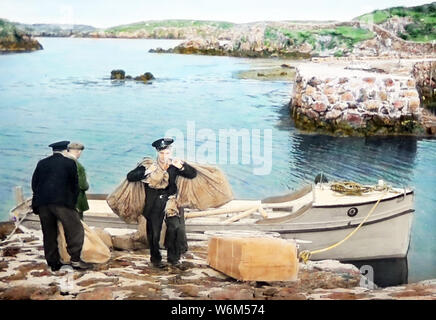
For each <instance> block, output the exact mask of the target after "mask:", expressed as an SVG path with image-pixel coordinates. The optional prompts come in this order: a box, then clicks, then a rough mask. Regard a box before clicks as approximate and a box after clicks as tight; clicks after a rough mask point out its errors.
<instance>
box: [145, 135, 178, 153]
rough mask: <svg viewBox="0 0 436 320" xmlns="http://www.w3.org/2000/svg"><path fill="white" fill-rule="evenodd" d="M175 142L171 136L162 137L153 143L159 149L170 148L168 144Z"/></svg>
mask: <svg viewBox="0 0 436 320" xmlns="http://www.w3.org/2000/svg"><path fill="white" fill-rule="evenodd" d="M173 142H174V139H171V138H162V139H158V140H156V141H155V142H153V143H152V144H151V145H152V146H153V147H155V148H156V150H157V151H160V150H163V149H166V148H168V146H169V145H170V144H171V143H173Z"/></svg>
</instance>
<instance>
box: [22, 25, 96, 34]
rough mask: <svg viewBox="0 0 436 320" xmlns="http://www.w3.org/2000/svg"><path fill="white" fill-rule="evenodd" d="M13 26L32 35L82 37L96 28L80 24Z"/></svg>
mask: <svg viewBox="0 0 436 320" xmlns="http://www.w3.org/2000/svg"><path fill="white" fill-rule="evenodd" d="M15 26H16V27H17V28H18V29H20V30H22V31H24V32H25V33H28V34H30V35H32V36H34V37H71V36H76V37H82V36H87V35H88V34H89V33H90V32H93V31H95V30H97V28H95V27H92V26H87V25H80V24H73V25H68V24H38V23H37V24H24V23H15Z"/></svg>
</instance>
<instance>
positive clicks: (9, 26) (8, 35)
mask: <svg viewBox="0 0 436 320" xmlns="http://www.w3.org/2000/svg"><path fill="white" fill-rule="evenodd" d="M40 49H42V46H41V44H40V43H39V42H38V41H37V40H35V39H33V38H32V37H31V36H30V35H29V34H26V33H25V32H23V31H21V30H19V29H18V28H17V27H16V26H15V24H13V23H11V22H9V21H7V20H4V19H0V52H1V53H6V52H27V51H34V50H40Z"/></svg>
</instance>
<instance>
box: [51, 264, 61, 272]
mask: <svg viewBox="0 0 436 320" xmlns="http://www.w3.org/2000/svg"><path fill="white" fill-rule="evenodd" d="M62 266H63V264H57V265H54V266H50V268H51V271H52V272H56V271H59V270H60V268H61V267H62Z"/></svg>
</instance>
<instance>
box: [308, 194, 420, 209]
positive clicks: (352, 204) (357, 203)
mask: <svg viewBox="0 0 436 320" xmlns="http://www.w3.org/2000/svg"><path fill="white" fill-rule="evenodd" d="M411 194H414V191H413V190H409V191H408V192H406V193H405V194H404V193H401V194H397V195H394V196H392V197H389V198H383V199H381V200H380V202H385V201H390V200H394V199H396V198H400V197H404V196H405V195H406V196H408V195H411ZM377 201H378V200H377V199H375V200H370V201H366V202H352V203H348V204H332V205H316V204H314V205H313V206H312V208H343V207H350V206H352V207H353V206H363V205H367V204H372V203H376V202H377Z"/></svg>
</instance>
